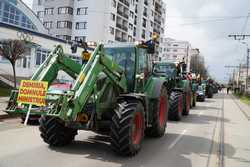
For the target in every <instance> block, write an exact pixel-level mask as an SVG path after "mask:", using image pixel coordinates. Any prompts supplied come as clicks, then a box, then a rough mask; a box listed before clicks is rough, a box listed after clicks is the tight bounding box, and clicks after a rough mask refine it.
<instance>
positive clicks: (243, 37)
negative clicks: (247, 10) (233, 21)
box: [228, 14, 250, 91]
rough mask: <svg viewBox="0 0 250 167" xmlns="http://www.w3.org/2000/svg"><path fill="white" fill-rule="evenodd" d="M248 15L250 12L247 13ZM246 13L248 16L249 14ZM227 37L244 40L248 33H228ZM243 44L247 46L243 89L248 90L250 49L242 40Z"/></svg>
mask: <svg viewBox="0 0 250 167" xmlns="http://www.w3.org/2000/svg"><path fill="white" fill-rule="evenodd" d="M249 15H250V14H249ZM249 15H248V16H249ZM228 37H229V38H232V37H233V38H234V40H239V41H240V40H245V39H246V38H247V37H250V35H246V34H241V35H238V34H233V35H228ZM237 38H238V39H237ZM242 43H243V44H245V45H246V46H247V63H246V66H247V67H246V68H247V69H246V84H245V91H247V90H248V69H249V52H250V49H249V48H248V44H247V43H246V42H242Z"/></svg>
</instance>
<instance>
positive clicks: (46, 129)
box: [39, 116, 77, 147]
mask: <svg viewBox="0 0 250 167" xmlns="http://www.w3.org/2000/svg"><path fill="white" fill-rule="evenodd" d="M39 122H40V126H39V130H40V132H41V135H40V136H41V137H42V139H43V141H44V142H45V143H47V144H49V145H50V146H53V147H60V146H65V145H67V144H70V143H71V142H72V140H74V138H75V135H76V134H77V130H75V129H71V128H68V127H65V126H64V124H63V123H62V122H61V121H60V120H59V118H56V117H48V116H42V117H41V118H40V120H39Z"/></svg>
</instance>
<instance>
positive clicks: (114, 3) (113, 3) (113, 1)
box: [111, 0, 116, 8]
mask: <svg viewBox="0 0 250 167" xmlns="http://www.w3.org/2000/svg"><path fill="white" fill-rule="evenodd" d="M111 5H112V6H113V7H114V8H116V1H115V0H112V4H111Z"/></svg>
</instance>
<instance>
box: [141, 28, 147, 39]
mask: <svg viewBox="0 0 250 167" xmlns="http://www.w3.org/2000/svg"><path fill="white" fill-rule="evenodd" d="M141 37H142V38H143V39H145V38H146V31H145V30H142V34H141Z"/></svg>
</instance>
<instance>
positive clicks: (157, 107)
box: [145, 87, 168, 137]
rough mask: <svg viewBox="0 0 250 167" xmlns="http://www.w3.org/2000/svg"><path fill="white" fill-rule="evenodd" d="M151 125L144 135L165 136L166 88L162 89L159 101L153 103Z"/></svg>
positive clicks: (166, 114) (166, 116)
mask: <svg viewBox="0 0 250 167" xmlns="http://www.w3.org/2000/svg"><path fill="white" fill-rule="evenodd" d="M152 112H153V123H152V126H151V127H149V128H147V129H146V131H145V133H146V135H147V136H150V137H161V136H163V135H164V134H165V131H166V126H167V118H168V94H167V88H166V87H162V89H161V94H160V97H159V99H157V100H156V101H155V102H154V103H153V110H152Z"/></svg>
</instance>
